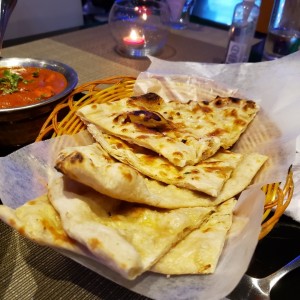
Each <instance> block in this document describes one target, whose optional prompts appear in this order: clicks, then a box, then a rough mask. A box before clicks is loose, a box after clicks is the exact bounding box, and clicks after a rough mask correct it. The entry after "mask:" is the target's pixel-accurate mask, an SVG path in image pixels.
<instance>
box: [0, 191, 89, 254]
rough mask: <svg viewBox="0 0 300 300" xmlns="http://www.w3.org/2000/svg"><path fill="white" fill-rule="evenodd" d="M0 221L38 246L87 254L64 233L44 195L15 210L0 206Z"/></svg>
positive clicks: (55, 213) (56, 215) (57, 217)
mask: <svg viewBox="0 0 300 300" xmlns="http://www.w3.org/2000/svg"><path fill="white" fill-rule="evenodd" d="M0 219H1V220H2V221H3V222H5V223H6V224H7V225H9V226H11V227H13V228H14V229H16V230H17V231H18V232H19V233H20V234H22V235H23V236H25V237H27V238H28V239H30V240H32V241H34V242H36V243H38V244H40V245H44V246H50V247H55V248H58V249H64V250H69V251H72V252H75V253H78V254H84V255H85V254H87V252H88V251H87V250H84V247H82V246H81V245H79V244H78V243H77V242H76V241H75V240H73V239H71V238H70V237H68V235H67V234H66V233H65V232H64V230H63V227H62V225H61V222H60V219H59V215H58V214H57V212H56V211H55V209H54V208H53V206H52V205H51V203H50V202H49V200H48V197H47V195H46V194H45V195H43V196H41V197H39V198H36V199H34V200H31V201H28V202H26V203H25V204H24V205H22V206H20V207H18V208H16V209H12V208H10V207H8V206H6V205H0Z"/></svg>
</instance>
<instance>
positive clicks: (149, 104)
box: [77, 93, 259, 167]
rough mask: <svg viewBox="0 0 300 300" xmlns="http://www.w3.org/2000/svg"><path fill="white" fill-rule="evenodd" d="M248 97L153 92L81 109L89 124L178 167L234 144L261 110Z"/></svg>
mask: <svg viewBox="0 0 300 300" xmlns="http://www.w3.org/2000/svg"><path fill="white" fill-rule="evenodd" d="M258 109H259V108H258V106H257V105H256V104H255V103H254V102H253V101H249V100H242V99H236V98H220V97H217V98H216V99H215V100H213V101H211V102H207V101H202V102H194V101H191V102H189V103H179V102H175V101H174V102H168V103H166V102H164V101H163V99H162V98H160V97H159V96H158V95H156V94H154V93H149V94H145V95H141V96H139V97H131V98H124V99H121V100H118V101H113V102H106V103H101V104H90V105H86V106H84V107H82V108H80V109H79V110H78V111H77V114H78V116H79V117H80V118H81V119H82V120H83V121H84V122H85V123H87V124H89V123H92V124H94V125H96V126H98V127H99V129H101V130H102V131H104V132H105V133H109V134H111V135H115V136H117V137H119V138H121V139H124V140H126V141H128V142H129V143H133V144H137V145H139V146H142V147H145V148H148V149H150V150H152V151H154V152H157V153H158V154H159V155H162V156H163V157H165V158H166V159H168V160H169V161H170V162H171V163H172V164H174V165H175V166H179V167H184V166H186V165H194V164H196V163H198V162H200V161H201V160H204V159H207V158H208V157H210V156H212V155H213V154H215V153H216V152H217V150H218V149H219V148H220V147H223V148H225V149H227V148H229V147H230V146H232V145H233V144H234V143H235V142H236V141H237V140H238V138H239V137H240V135H241V133H242V132H244V130H245V129H246V128H247V126H248V124H249V123H250V122H251V121H252V119H253V118H254V116H255V115H256V113H257V111H258Z"/></svg>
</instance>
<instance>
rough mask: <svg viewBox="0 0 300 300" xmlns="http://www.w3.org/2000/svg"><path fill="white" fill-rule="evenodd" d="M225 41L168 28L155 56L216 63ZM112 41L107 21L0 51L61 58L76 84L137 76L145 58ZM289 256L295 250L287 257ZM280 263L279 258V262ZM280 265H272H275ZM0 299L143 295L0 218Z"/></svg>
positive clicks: (213, 34) (223, 35)
mask: <svg viewBox="0 0 300 300" xmlns="http://www.w3.org/2000/svg"><path fill="white" fill-rule="evenodd" d="M226 42H227V32H224V31H220V30H215V29H210V28H206V27H205V28H203V29H202V30H200V31H191V32H189V31H181V32H175V31H173V32H171V34H170V36H169V39H168V42H167V45H166V46H165V48H164V49H163V51H162V52H161V54H160V55H158V57H159V58H162V59H165V60H170V61H195V62H221V61H222V60H223V58H224V55H225V49H226ZM114 46H115V43H114V40H113V38H112V37H111V35H110V32H109V28H108V26H107V25H102V26H97V27H92V28H88V29H83V30H78V31H74V32H70V33H66V34H62V35H57V36H54V37H51V38H44V39H40V40H36V41H33V42H29V43H25V44H20V45H17V46H13V47H8V48H5V49H3V50H2V53H1V55H2V56H3V57H31V58H40V59H52V60H57V61H60V62H63V63H66V64H68V65H70V66H71V67H73V68H74V69H75V70H76V71H77V73H78V76H79V84H81V83H84V82H87V81H90V80H95V79H102V78H105V77H109V76H115V75H118V76H119V75H121V76H122V75H124V76H125V75H126V76H137V75H138V74H139V73H140V72H141V71H145V70H146V69H147V68H148V66H149V65H150V61H149V59H147V58H145V59H132V58H126V57H122V56H120V55H118V54H117V53H116V52H115V50H114ZM298 233H299V231H298ZM292 239H293V241H295V243H297V242H298V241H299V240H298V239H297V240H296V239H295V238H294V236H292ZM267 241H268V240H266V243H267ZM267 247H269V246H268V245H267ZM298 249H299V247H298ZM258 250H261V248H259V249H258ZM261 251H262V250H261ZM293 256H294V252H293V253H290V256H289V257H288V258H286V259H290V258H293ZM259 258H260V253H258V259H259ZM285 262H287V261H284V260H282V261H280V264H283V263H285ZM279 266H281V265H278V264H275V266H274V268H277V267H279ZM269 271H271V270H270V268H269V269H268V272H269ZM0 299H3V300H12V299H18V300H19V299H38V300H41V299H46V300H51V299H53V300H54V299H55V300H56V299H112V300H115V299H135V300H138V299H147V298H145V297H143V296H140V295H137V294H135V293H133V292H131V291H129V290H127V289H125V288H123V287H121V286H119V285H117V284H115V283H113V282H111V281H109V280H107V279H105V278H103V277H102V276H100V275H98V274H96V273H94V272H93V271H90V270H89V269H87V268H85V267H83V266H81V265H79V264H78V263H76V262H74V261H72V260H71V259H69V258H67V257H64V256H62V255H61V254H59V253H57V252H56V251H54V250H52V249H50V248H47V247H42V246H39V245H36V244H35V243H33V242H31V241H29V240H27V239H25V238H23V237H22V236H20V235H19V234H18V233H17V232H15V231H14V230H12V229H11V228H10V227H8V226H7V225H5V224H4V223H3V222H0Z"/></svg>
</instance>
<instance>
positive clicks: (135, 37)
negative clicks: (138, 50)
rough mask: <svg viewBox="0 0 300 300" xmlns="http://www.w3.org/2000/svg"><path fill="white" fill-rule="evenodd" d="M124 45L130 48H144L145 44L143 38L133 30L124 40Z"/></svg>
mask: <svg viewBox="0 0 300 300" xmlns="http://www.w3.org/2000/svg"><path fill="white" fill-rule="evenodd" d="M123 41H124V44H125V45H128V46H142V45H144V43H145V39H144V37H143V36H140V35H139V34H138V33H137V31H136V30H135V29H131V31H130V34H129V35H128V36H125V37H124V38H123Z"/></svg>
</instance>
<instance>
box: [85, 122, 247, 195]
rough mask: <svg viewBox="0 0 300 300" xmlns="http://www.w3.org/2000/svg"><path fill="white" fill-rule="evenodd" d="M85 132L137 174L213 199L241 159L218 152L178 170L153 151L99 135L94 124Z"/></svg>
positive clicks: (231, 154)
mask: <svg viewBox="0 0 300 300" xmlns="http://www.w3.org/2000/svg"><path fill="white" fill-rule="evenodd" d="M87 129H88V131H89V132H90V133H91V134H92V135H93V137H94V138H95V139H96V141H97V142H99V143H100V145H101V146H102V147H103V148H104V150H106V151H107V153H109V154H110V155H111V156H113V157H114V158H116V159H117V160H119V161H121V162H123V163H125V164H128V165H130V166H131V167H133V168H134V169H136V170H138V171H139V172H140V173H142V174H144V175H146V176H148V177H150V178H153V179H156V180H158V181H161V182H164V183H167V184H173V185H176V186H178V187H182V188H187V189H190V190H196V191H199V192H203V193H205V194H208V195H210V196H213V197H216V196H218V194H219V193H220V191H221V189H222V187H223V185H224V183H225V182H226V181H227V180H228V178H229V177H230V175H231V172H232V171H233V170H234V169H235V168H236V166H237V165H238V163H239V161H240V160H241V158H242V154H239V153H234V152H231V151H228V150H220V151H218V152H217V153H216V154H215V155H213V156H212V157H210V158H208V159H206V160H204V161H201V162H199V163H197V164H195V165H193V166H185V167H183V168H180V167H176V166H174V165H173V164H171V163H170V162H169V161H168V160H166V159H165V158H164V157H161V156H159V155H157V154H156V153H155V152H153V151H149V150H148V149H146V148H144V147H140V146H137V145H134V144H129V143H126V142H125V141H123V140H121V139H119V138H117V137H114V136H112V135H108V134H106V133H103V132H101V130H99V129H98V128H97V127H96V126H95V125H93V124H89V125H88V126H87Z"/></svg>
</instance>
